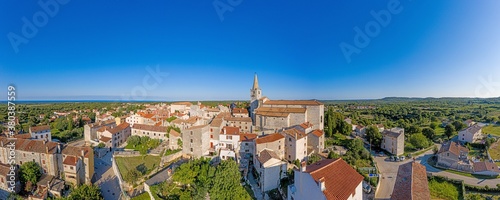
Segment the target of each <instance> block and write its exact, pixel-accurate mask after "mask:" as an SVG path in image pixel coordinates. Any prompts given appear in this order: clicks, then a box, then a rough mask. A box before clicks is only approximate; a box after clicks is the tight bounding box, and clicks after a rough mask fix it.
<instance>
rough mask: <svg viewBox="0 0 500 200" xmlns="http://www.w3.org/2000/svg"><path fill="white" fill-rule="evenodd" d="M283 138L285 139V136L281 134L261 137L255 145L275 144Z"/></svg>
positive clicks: (256, 140)
mask: <svg viewBox="0 0 500 200" xmlns="http://www.w3.org/2000/svg"><path fill="white" fill-rule="evenodd" d="M283 138H285V136H283V135H281V134H279V133H273V134H270V135H266V136H263V137H259V138H257V139H255V143H256V144H262V143H268V142H274V141H276V140H279V139H283Z"/></svg>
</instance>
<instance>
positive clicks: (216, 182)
mask: <svg viewBox="0 0 500 200" xmlns="http://www.w3.org/2000/svg"><path fill="white" fill-rule="evenodd" d="M240 180H241V175H240V172H239V170H238V166H237V164H236V162H234V161H222V162H221V163H220V164H219V165H217V166H212V165H211V164H210V161H209V160H208V159H197V160H192V161H190V162H188V163H184V164H182V165H181V166H180V167H179V168H178V169H177V170H176V171H175V173H174V175H173V182H172V183H167V182H163V183H161V184H158V185H155V186H152V187H151V191H152V193H153V195H154V196H155V198H156V199H206V197H207V195H209V196H210V199H251V196H250V195H249V193H248V192H247V191H246V190H245V188H244V187H243V186H241V184H240Z"/></svg>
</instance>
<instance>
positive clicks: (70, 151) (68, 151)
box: [61, 145, 94, 158]
mask: <svg viewBox="0 0 500 200" xmlns="http://www.w3.org/2000/svg"><path fill="white" fill-rule="evenodd" d="M82 151H83V154H84V157H85V158H89V156H90V153H92V152H93V151H94V150H92V148H90V147H75V146H69V145H66V146H64V148H63V149H62V151H61V153H62V154H64V155H72V156H82Z"/></svg>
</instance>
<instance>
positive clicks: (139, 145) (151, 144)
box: [125, 135, 160, 155]
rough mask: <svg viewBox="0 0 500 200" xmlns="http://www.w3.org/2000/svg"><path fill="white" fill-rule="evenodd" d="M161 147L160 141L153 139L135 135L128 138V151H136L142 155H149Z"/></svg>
mask: <svg viewBox="0 0 500 200" xmlns="http://www.w3.org/2000/svg"><path fill="white" fill-rule="evenodd" d="M159 145H160V140H159V139H151V138H150V137H147V136H142V137H140V136H137V135H133V136H130V137H128V139H127V146H126V147H125V148H126V149H134V150H136V151H139V152H141V154H142V155H145V154H147V153H148V151H149V150H151V149H154V148H156V147H158V146H159Z"/></svg>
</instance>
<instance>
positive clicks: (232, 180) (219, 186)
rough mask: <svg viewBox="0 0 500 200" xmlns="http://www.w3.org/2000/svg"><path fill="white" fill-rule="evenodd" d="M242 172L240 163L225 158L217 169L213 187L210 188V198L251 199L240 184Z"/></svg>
mask: <svg viewBox="0 0 500 200" xmlns="http://www.w3.org/2000/svg"><path fill="white" fill-rule="evenodd" d="M240 179H241V174H240V172H239V170H238V165H237V164H236V162H234V161H232V160H224V161H222V162H221V163H220V164H219V165H218V166H217V170H216V171H215V177H214V178H213V179H212V184H211V185H212V187H211V188H210V190H209V193H210V199H251V198H250V195H249V194H248V193H247V192H246V191H245V189H244V188H243V186H241V184H240Z"/></svg>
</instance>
